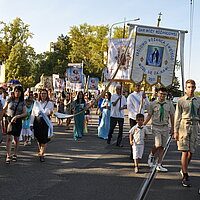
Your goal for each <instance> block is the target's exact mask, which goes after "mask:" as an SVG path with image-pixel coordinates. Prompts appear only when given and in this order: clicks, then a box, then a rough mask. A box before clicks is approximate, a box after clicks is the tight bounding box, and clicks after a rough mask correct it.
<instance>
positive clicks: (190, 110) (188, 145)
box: [174, 80, 200, 187]
mask: <svg viewBox="0 0 200 200" xmlns="http://www.w3.org/2000/svg"><path fill="white" fill-rule="evenodd" d="M185 89H186V95H185V96H183V97H181V98H180V99H179V100H178V103H177V106H176V113H175V124H174V138H175V139H176V140H177V144H178V150H180V151H182V155H181V165H182V170H181V171H180V173H181V175H182V185H183V186H184V187H190V185H191V184H190V180H189V176H188V166H189V163H190V160H191V158H192V154H193V153H194V152H195V149H196V146H197V134H198V124H199V120H200V98H199V97H195V96H194V91H195V89H196V83H195V81H194V80H187V81H186V87H185Z"/></svg>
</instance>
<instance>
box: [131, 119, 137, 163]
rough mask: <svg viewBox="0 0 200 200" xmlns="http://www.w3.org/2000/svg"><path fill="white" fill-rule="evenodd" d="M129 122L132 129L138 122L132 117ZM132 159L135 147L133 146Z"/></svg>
mask: <svg viewBox="0 0 200 200" xmlns="http://www.w3.org/2000/svg"><path fill="white" fill-rule="evenodd" d="M129 123H130V129H131V128H132V127H133V126H135V125H136V124H137V122H136V120H134V119H131V118H130V119H129ZM130 159H133V149H132V146H131V153H130Z"/></svg>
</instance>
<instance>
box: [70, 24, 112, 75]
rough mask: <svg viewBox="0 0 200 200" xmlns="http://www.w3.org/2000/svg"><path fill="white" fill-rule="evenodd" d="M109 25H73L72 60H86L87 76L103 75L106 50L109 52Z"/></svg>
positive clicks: (71, 39) (71, 35)
mask: <svg viewBox="0 0 200 200" xmlns="http://www.w3.org/2000/svg"><path fill="white" fill-rule="evenodd" d="M108 31H109V27H108V26H104V25H101V26H91V25H88V24H86V23H85V24H82V25H80V26H73V27H71V29H70V31H69V35H70V38H69V41H70V44H71V51H70V54H69V58H70V60H71V62H78V63H81V62H82V61H83V62H84V74H85V75H86V76H88V75H89V76H95V77H99V78H100V77H101V73H102V69H103V68H104V66H105V65H104V52H107V42H108V40H107V38H106V37H107V35H108Z"/></svg>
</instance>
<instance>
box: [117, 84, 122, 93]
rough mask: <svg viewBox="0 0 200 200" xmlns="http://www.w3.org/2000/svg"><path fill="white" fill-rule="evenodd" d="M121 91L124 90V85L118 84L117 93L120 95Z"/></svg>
mask: <svg viewBox="0 0 200 200" xmlns="http://www.w3.org/2000/svg"><path fill="white" fill-rule="evenodd" d="M121 91H122V87H121V86H120V85H118V86H117V87H116V93H117V94H118V95H121Z"/></svg>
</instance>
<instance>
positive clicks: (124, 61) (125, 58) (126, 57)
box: [115, 45, 131, 70]
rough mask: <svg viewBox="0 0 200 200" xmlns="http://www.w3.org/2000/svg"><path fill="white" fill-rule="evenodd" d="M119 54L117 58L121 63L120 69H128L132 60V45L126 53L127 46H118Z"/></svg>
mask: <svg viewBox="0 0 200 200" xmlns="http://www.w3.org/2000/svg"><path fill="white" fill-rule="evenodd" d="M117 50H118V55H117V56H116V57H115V59H116V60H117V64H118V65H119V64H121V66H120V70H123V69H124V70H127V69H128V68H129V67H130V60H131V56H130V47H128V49H127V52H126V54H125V50H126V46H125V45H122V46H120V47H118V49H117Z"/></svg>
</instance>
